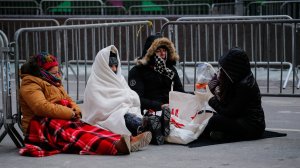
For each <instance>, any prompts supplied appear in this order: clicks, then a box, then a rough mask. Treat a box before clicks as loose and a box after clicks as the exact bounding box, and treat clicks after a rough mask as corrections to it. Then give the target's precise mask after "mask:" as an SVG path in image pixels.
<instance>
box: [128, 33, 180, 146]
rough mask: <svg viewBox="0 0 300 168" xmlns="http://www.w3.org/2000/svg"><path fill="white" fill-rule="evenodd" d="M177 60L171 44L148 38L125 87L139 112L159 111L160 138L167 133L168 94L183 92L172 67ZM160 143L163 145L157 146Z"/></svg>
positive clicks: (164, 40)
mask: <svg viewBox="0 0 300 168" xmlns="http://www.w3.org/2000/svg"><path fill="white" fill-rule="evenodd" d="M178 60H179V56H178V55H177V53H176V50H175V47H174V44H173V43H172V42H171V41H170V40H169V39H168V38H165V37H162V36H161V35H158V34H157V35H150V36H149V37H148V38H147V39H146V42H145V44H144V49H143V53H142V57H140V58H138V59H137V65H135V66H134V67H133V68H132V69H131V70H130V71H129V76H128V81H129V86H130V88H131V89H132V90H134V91H136V92H137V94H138V95H139V97H140V101H141V111H142V113H143V114H144V111H145V110H146V111H148V112H150V111H162V114H163V117H162V118H163V122H162V123H161V127H162V134H161V135H156V136H157V137H161V138H160V139H161V140H162V141H163V138H162V137H163V136H167V135H169V133H170V125H169V124H170V109H169V107H168V103H169V92H170V91H171V87H173V90H174V91H180V92H184V89H183V86H182V84H181V81H180V78H179V76H178V73H177V70H176V68H175V66H174V65H176V61H178ZM161 143H163V142H161Z"/></svg>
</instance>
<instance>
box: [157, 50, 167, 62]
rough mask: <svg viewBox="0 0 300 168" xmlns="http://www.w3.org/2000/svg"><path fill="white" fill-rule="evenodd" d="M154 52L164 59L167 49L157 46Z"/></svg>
mask: <svg viewBox="0 0 300 168" xmlns="http://www.w3.org/2000/svg"><path fill="white" fill-rule="evenodd" d="M155 54H156V55H157V56H159V57H161V58H162V59H164V60H165V59H166V57H167V50H166V49H165V48H158V49H156V51H155Z"/></svg>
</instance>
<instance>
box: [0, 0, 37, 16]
mask: <svg viewBox="0 0 300 168" xmlns="http://www.w3.org/2000/svg"><path fill="white" fill-rule="evenodd" d="M41 12H42V10H41V9H40V7H39V4H38V3H37V2H36V1H35V0H0V15H40V14H41Z"/></svg>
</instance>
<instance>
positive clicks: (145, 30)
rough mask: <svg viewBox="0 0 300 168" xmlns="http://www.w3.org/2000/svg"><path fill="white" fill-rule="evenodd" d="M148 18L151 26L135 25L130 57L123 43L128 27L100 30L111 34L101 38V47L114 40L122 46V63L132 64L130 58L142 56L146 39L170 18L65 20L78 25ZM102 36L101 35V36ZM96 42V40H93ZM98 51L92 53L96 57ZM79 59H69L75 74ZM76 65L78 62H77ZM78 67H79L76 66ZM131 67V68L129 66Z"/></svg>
mask: <svg viewBox="0 0 300 168" xmlns="http://www.w3.org/2000/svg"><path fill="white" fill-rule="evenodd" d="M144 20H148V21H150V22H151V26H143V27H136V28H137V29H136V30H134V27H133V30H132V31H133V32H136V35H135V36H131V37H130V38H131V41H134V42H135V43H130V44H129V50H130V52H131V54H130V57H129V59H128V58H126V57H125V56H126V52H127V50H126V49H123V47H122V46H123V44H122V40H121V39H122V38H124V37H123V35H122V34H126V29H123V28H122V27H120V28H118V31H116V32H114V31H110V30H108V29H102V30H101V32H99V35H100V34H102V35H104V34H108V33H109V34H110V36H111V38H110V39H107V38H106V39H105V38H101V44H100V45H101V46H100V48H104V47H106V46H107V44H108V40H113V41H112V42H111V43H113V44H115V45H117V46H120V48H119V53H120V59H121V62H122V65H124V66H126V65H127V66H128V65H129V66H128V67H130V66H132V65H133V64H134V63H133V61H130V62H129V64H128V60H134V59H136V58H137V57H140V56H141V55H142V51H143V45H144V42H145V41H146V38H147V37H148V36H149V35H151V34H154V33H155V32H160V28H161V27H162V25H163V24H165V23H167V22H168V21H169V20H168V19H167V18H164V17H119V18H116V17H105V18H69V19H67V20H66V21H65V22H64V25H78V24H99V23H118V22H128V21H144ZM99 38H100V37H99ZM92 43H94V42H92ZM96 52H97V51H94V53H93V54H92V55H91V56H92V57H94V56H95V55H96ZM88 59H89V60H93V58H88ZM76 62H77V61H76V60H75V58H70V59H69V65H70V66H69V67H70V70H71V71H72V72H73V74H75V73H76V72H75V70H74V69H73V66H71V65H73V64H74V63H76ZM82 63H83V62H82V61H81V62H80V63H79V65H81V64H82ZM92 63H93V61H88V62H87V64H92ZM75 65H76V64H75ZM76 68H77V69H78V67H76ZM127 69H130V68H127Z"/></svg>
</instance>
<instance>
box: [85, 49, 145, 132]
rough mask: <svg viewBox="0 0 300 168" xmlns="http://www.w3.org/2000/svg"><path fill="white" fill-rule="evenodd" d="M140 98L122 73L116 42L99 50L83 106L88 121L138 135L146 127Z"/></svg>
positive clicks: (114, 130) (113, 129)
mask: <svg viewBox="0 0 300 168" xmlns="http://www.w3.org/2000/svg"><path fill="white" fill-rule="evenodd" d="M142 117H143V116H142V115H141V110H140V99H139V96H138V95H137V93H136V92H135V91H133V90H131V89H130V88H129V86H128V84H127V82H126V80H125V78H124V76H123V75H122V72H121V66H120V58H119V53H118V50H117V48H116V47H115V46H114V45H111V46H108V47H106V48H104V49H102V50H101V51H99V52H98V54H97V56H96V58H95V61H94V63H93V65H92V70H91V75H90V77H89V79H88V81H87V85H86V89H85V92H84V102H83V105H82V118H83V120H84V121H85V122H87V123H89V124H92V125H97V126H99V127H102V128H105V129H108V130H110V131H112V132H114V133H118V134H122V135H137V134H138V128H139V127H141V126H142Z"/></svg>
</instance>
